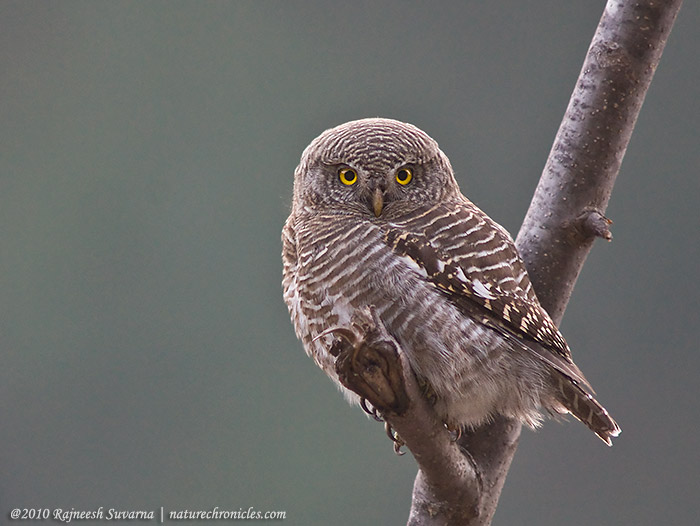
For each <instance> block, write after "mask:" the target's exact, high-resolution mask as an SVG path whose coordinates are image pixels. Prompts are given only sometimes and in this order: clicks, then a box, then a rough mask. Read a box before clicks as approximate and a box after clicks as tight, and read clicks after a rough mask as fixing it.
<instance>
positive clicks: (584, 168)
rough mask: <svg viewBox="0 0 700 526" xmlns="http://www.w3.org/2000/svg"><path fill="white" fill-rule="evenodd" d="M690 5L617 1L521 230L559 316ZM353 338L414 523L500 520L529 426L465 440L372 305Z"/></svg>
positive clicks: (544, 296)
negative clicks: (391, 436)
mask: <svg viewBox="0 0 700 526" xmlns="http://www.w3.org/2000/svg"><path fill="white" fill-rule="evenodd" d="M681 3H682V0H664V1H659V0H639V1H629V0H609V1H608V3H607V5H606V7H605V11H604V13H603V16H602V18H601V20H600V23H599V25H598V28H597V30H596V33H595V35H594V37H593V41H592V42H591V45H590V48H589V49H588V54H587V56H586V59H585V61H584V64H583V67H582V69H581V73H580V75H579V78H578V80H577V82H576V87H575V89H574V92H573V94H572V96H571V99H570V102H569V106H568V108H567V110H566V114H565V116H564V119H563V121H562V123H561V126H560V128H559V131H558V133H557V136H556V138H555V141H554V144H553V146H552V150H551V152H550V154H549V158H548V160H547V163H546V165H545V168H544V171H543V174H542V177H541V179H540V181H539V184H538V186H537V189H536V191H535V194H534V197H533V199H532V202H531V204H530V208H529V210H528V212H527V215H526V217H525V220H524V222H523V225H522V227H521V229H520V233H519V235H518V238H517V240H516V244H517V246H518V250H519V251H520V254H521V255H522V257H523V260H524V261H525V264H526V267H527V270H528V272H529V274H530V278H531V280H532V283H533V285H534V287H535V290H536V291H537V295H538V298H539V300H540V302H541V303H542V305H543V307H544V308H545V309H546V310H547V311H548V312H549V313H550V315H551V316H552V318H553V319H554V321H556V322H557V323H559V322H560V321H561V318H562V316H563V314H564V310H565V308H566V305H567V303H568V301H569V298H570V296H571V293H572V290H573V287H574V284H575V282H576V279H577V278H578V275H579V273H580V271H581V268H582V266H583V263H584V261H585V259H586V257H587V255H588V253H589V252H590V249H591V247H592V245H593V241H594V240H595V238H596V237H602V238H604V239H608V240H610V239H611V237H612V236H611V235H610V231H609V229H608V226H609V224H610V221H609V220H608V219H607V218H605V215H604V214H605V209H606V207H607V204H608V200H609V199H610V194H611V192H612V188H613V185H614V182H615V178H616V176H617V173H618V171H619V169H620V164H621V162H622V158H623V157H624V154H625V150H626V149H627V145H628V144H629V140H630V137H631V135H632V131H633V129H634V125H635V123H636V121H637V116H638V115H639V111H640V109H641V106H642V103H643V102H644V97H645V95H646V92H647V89H648V88H649V85H650V83H651V80H652V77H653V75H654V72H655V71H656V67H657V65H658V63H659V60H660V58H661V54H662V52H663V48H664V45H665V43H666V40H667V38H668V35H669V33H670V31H671V28H672V26H673V23H674V21H675V18H676V15H677V14H678V11H679V9H680V6H681ZM345 340H346V341H347V342H348V343H350V344H351V345H343V344H340V343H339V345H338V348H337V349H336V351H337V353H338V356H339V359H338V361H337V362H336V366H337V367H338V373H339V376H340V377H341V380H342V381H343V383H345V384H346V386H347V387H349V388H350V389H352V390H354V391H355V392H358V394H360V395H361V396H363V397H365V398H366V399H368V400H369V401H370V402H371V403H372V404H373V405H374V406H375V407H376V408H378V409H379V410H380V411H381V413H382V415H383V416H384V418H385V419H386V421H387V422H388V423H389V424H390V425H391V426H392V427H393V429H394V430H396V431H397V432H398V434H399V436H400V437H401V439H402V440H403V441H405V444H406V446H407V447H408V448H409V449H410V450H411V452H412V453H413V455H414V457H415V458H416V461H417V462H418V466H419V468H420V469H419V471H418V474H417V476H416V480H415V483H414V488H413V502H412V507H411V512H410V515H409V519H408V524H409V525H410V526H428V525H430V526H432V525H453V524H454V525H456V524H460V525H473V526H477V525H478V526H483V525H488V524H490V523H491V519H492V518H493V515H494V513H495V511H496V506H497V504H498V499H499V497H500V494H501V490H502V488H503V484H504V482H505V478H506V475H507V473H508V469H509V467H510V463H511V461H512V459H513V456H514V454H515V451H516V449H517V444H518V438H519V436H520V429H521V428H520V424H519V423H517V422H514V421H511V420H509V419H506V418H497V419H496V420H495V421H494V422H492V423H491V424H489V425H486V426H483V427H482V428H479V429H477V430H475V431H473V432H469V433H466V434H465V435H464V436H462V437H461V438H460V440H459V441H458V442H454V441H453V440H451V437H450V434H449V433H448V431H447V430H446V429H445V428H444V426H442V424H441V423H440V422H439V421H438V420H437V418H436V417H435V415H434V414H433V412H432V410H431V408H430V406H429V404H427V403H426V402H425V400H424V397H423V396H422V393H421V391H420V387H419V386H418V385H417V382H416V380H415V378H414V376H413V374H412V372H411V370H410V367H409V366H408V364H407V363H406V361H405V359H404V358H403V354H402V352H401V351H400V348H399V346H398V344H397V343H396V342H395V341H393V340H392V339H391V337H390V336H389V335H388V334H387V333H386V331H385V330H383V327H382V326H381V323H380V322H379V321H378V320H377V319H376V318H375V317H374V316H373V315H372V313H371V312H370V313H366V314H364V315H362V316H361V317H360V319H357V320H355V321H354V323H353V328H352V330H351V331H347V334H346V335H345ZM397 379H398V383H397ZM399 401H401V403H399Z"/></svg>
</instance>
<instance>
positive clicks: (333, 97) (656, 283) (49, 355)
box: [0, 0, 700, 525]
mask: <svg viewBox="0 0 700 526" xmlns="http://www.w3.org/2000/svg"><path fill="white" fill-rule="evenodd" d="M603 4H604V3H603V2H602V1H597V2H593V1H583V0H578V1H559V0H557V1H539V2H512V1H511V2H475V1H464V2H451V3H440V2H434V3H428V2H387V3H385V2H343V3H341V2H333V3H332V2H262V1H260V2H252V1H251V2H178V1H171V2H162V1H150V2H136V1H133V2H125V1H113V2H94V1H91V2H76V1H65V2H34V1H7V0H4V1H2V2H0V122H1V123H2V125H1V129H0V297H1V307H0V308H1V309H2V310H1V312H0V347H1V365H0V418H1V424H0V515H1V516H2V517H5V519H1V520H2V522H4V521H6V520H7V514H8V513H9V511H10V510H11V509H12V508H15V507H20V508H23V507H34V508H37V507H46V508H57V507H61V508H67V509H70V508H71V507H74V508H76V509H94V508H97V507H98V506H105V507H106V508H110V507H113V508H117V509H146V510H149V509H152V510H157V509H158V508H159V507H160V506H164V507H165V509H166V511H167V510H178V509H184V508H188V509H211V508H213V507H214V506H219V507H220V508H227V509H233V510H238V509H239V508H244V509H247V508H248V507H249V506H252V507H255V508H257V509H261V510H265V509H272V510H285V511H286V512H287V520H286V522H285V524H302V525H303V524H339V525H355V524H400V523H402V522H404V521H405V519H406V516H407V512H408V507H409V501H410V491H411V486H412V482H413V476H414V473H415V464H414V461H413V459H412V458H411V457H410V455H406V456H404V457H397V456H395V455H394V454H393V452H392V448H391V444H390V443H389V441H388V440H387V438H386V436H385V435H384V432H383V429H382V427H381V425H380V424H377V423H375V422H372V421H370V420H368V419H367V418H365V416H364V415H363V413H362V412H361V411H360V410H359V409H357V408H350V407H349V406H347V405H346V404H345V402H344V401H343V399H342V397H341V396H340V395H339V394H338V393H337V392H336V390H335V388H334V387H333V386H332V385H331V383H330V382H329V381H328V380H327V379H326V378H325V377H324V375H323V373H322V372H321V371H319V370H317V369H316V368H315V366H314V364H313V363H312V361H311V360H309V359H308V358H307V357H306V356H305V355H304V353H303V351H302V348H301V345H300V344H299V343H298V342H297V341H296V339H295V337H294V334H293V331H292V328H291V324H290V322H289V319H288V315H287V311H286V308H285V306H284V304H283V303H282V299H281V287H280V273H281V264H280V259H279V253H280V242H279V233H280V229H281V227H282V224H283V222H284V219H285V217H286V215H287V212H288V207H289V204H290V196H291V188H292V171H293V169H294V167H295V166H296V163H297V162H298V159H299V155H300V153H301V151H302V149H303V148H304V147H305V146H306V145H307V144H308V142H309V141H310V140H311V139H312V138H314V137H315V136H316V135H317V134H319V133H320V132H321V131H323V130H324V129H325V128H328V127H331V126H333V125H336V124H339V123H341V122H343V121H346V120H351V119H355V118H360V117H367V116H386V117H393V118H398V119H401V120H405V121H409V122H412V123H414V124H416V125H418V126H420V127H421V128H423V129H425V130H426V131H427V132H428V133H429V134H431V135H432V136H433V137H434V138H435V139H436V140H438V142H439V143H440V145H441V147H442V149H443V150H444V151H445V152H446V153H447V154H448V155H449V156H450V158H451V160H452V164H453V166H454V167H455V169H456V172H457V177H458V179H459V182H460V184H461V187H462V189H463V191H464V192H465V193H466V194H467V195H468V196H470V197H471V198H472V200H474V201H475V202H476V203H477V204H478V205H479V206H481V207H482V208H483V209H484V210H485V211H487V213H489V214H490V215H491V216H492V217H494V218H495V219H496V220H498V221H499V222H501V223H502V224H503V225H504V226H505V227H506V228H508V229H509V230H510V231H511V232H512V233H516V232H517V229H518V227H519V225H520V222H521V220H522V217H523V216H524V213H525V211H526V209H527V206H528V204H529V199H530V196H531V194H532V191H533V190H534V187H535V185H536V182H537V179H538V177H539V173H540V171H541V169H542V166H543V164H544V161H545V159H546V156H547V154H548V152H549V148H550V145H551V142H552V139H553V137H554V134H555V133H556V130H557V127H558V125H559V122H560V119H561V116H562V115H563V112H564V109H565V107H566V104H567V101H568V98H569V95H570V92H571V89H572V87H573V84H574V81H575V79H576V76H577V75H578V72H579V68H580V65H581V62H582V60H583V58H584V55H585V52H586V49H587V46H588V44H589V42H590V38H591V36H592V35H593V31H594V29H595V26H596V24H597V21H598V19H599V17H600V14H601V12H602V8H603ZM699 24H700V7H698V4H697V3H696V2H690V1H689V2H686V5H685V6H684V8H683V9H682V10H681V13H680V17H679V19H678V22H677V24H676V27H675V29H674V31H673V34H672V35H671V38H670V41H669V43H668V46H667V48H666V52H665V54H664V56H663V59H662V61H661V65H660V67H659V69H658V71H657V75H656V78H655V80H654V82H653V84H652V86H651V90H650V92H649V95H648V97H647V100H646V103H645V106H644V108H643V110H642V113H641V116H640V118H639V121H638V124H637V129H636V132H635V134H634V136H633V138H632V142H631V145H630V148H629V150H628V151H627V156H626V158H625V161H624V163H623V166H622V172H621V174H620V177H619V179H618V184H617V186H616V188H615V192H614V193H613V198H612V201H611V203H610V207H609V209H608V215H609V216H610V217H611V218H612V219H613V220H614V221H615V224H614V225H613V233H614V236H615V239H614V241H613V243H611V244H607V243H604V242H600V241H599V242H597V244H596V246H595V248H594V250H593V252H592V254H591V257H590V258H589V260H588V262H587V264H586V267H585V268H584V271H583V274H582V276H581V279H580V280H579V282H578V285H577V288H576V291H575V293H574V296H573V299H572V301H571V303H570V306H569V309H568V311H567V314H566V317H565V319H564V323H563V330H564V333H565V334H566V336H567V338H568V340H569V342H570V343H571V346H572V347H573V349H574V356H575V358H576V360H577V362H578V363H579V365H580V366H581V368H582V369H583V370H584V371H585V372H586V375H587V376H588V378H589V379H590V380H591V381H592V383H593V384H594V385H595V386H596V388H597V390H598V394H599V397H600V400H601V401H603V402H604V403H605V405H606V406H607V407H608V408H609V409H610V411H611V412H612V413H613V414H614V415H615V416H616V418H617V419H618V421H619V422H620V424H621V426H622V428H623V430H624V432H623V434H622V435H621V437H620V438H619V439H618V440H617V441H616V444H615V446H614V447H613V448H612V449H608V448H606V447H605V446H604V445H603V444H602V443H601V442H600V441H599V440H597V439H596V438H595V437H594V436H593V435H592V434H591V433H590V432H588V431H587V430H586V429H585V427H583V426H582V425H580V424H578V423H576V422H569V423H565V424H558V423H554V422H549V423H547V424H546V425H545V427H544V428H543V429H542V430H540V431H539V432H537V433H533V432H530V431H525V432H524V433H523V437H522V442H521V446H520V450H519V452H518V454H517V456H516V458H515V461H514V464H513V468H512V470H511V474H510V476H509V478H508V480H507V483H506V487H505V490H504V493H503V498H502V500H501V505H500V508H499V510H498V512H497V514H496V518H495V524H504V525H505V524H542V525H544V524H552V525H554V524H569V525H590V524H607V525H617V524H635V525H652V524H654V525H656V524H691V523H695V521H696V520H697V502H698V496H697V493H698V490H699V489H700V467H699V464H700V460H699V457H698V446H700V440H699V439H698V431H699V428H698V416H699V413H700V411H699V410H698V408H699V405H700V404H699V403H698V397H699V396H700V389H699V388H698V380H697V379H698V368H699V367H700V359H699V357H698V340H699V339H700V316H699V314H698V313H699V311H700V305H699V300H698V297H699V295H700V288H699V287H698V270H699V267H700V265H699V263H698V261H699V257H700V249H699V244H700V243H699V238H700V236H699V235H698V229H699V227H700V211H699V208H700V207H699V205H698V202H699V201H700V177H699V176H700V144H699V140H698V137H699V136H698V132H697V126H698V118H699V117H700V111H699V110H698V84H699V81H700V76H699V69H700V68H699V67H698V66H699V64H698V56H700V38H698V27H699Z"/></svg>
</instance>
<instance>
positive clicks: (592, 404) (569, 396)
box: [556, 373, 621, 446]
mask: <svg viewBox="0 0 700 526" xmlns="http://www.w3.org/2000/svg"><path fill="white" fill-rule="evenodd" d="M556 376H557V377H558V380H559V395H560V396H559V402H560V403H561V404H562V405H564V407H565V408H566V409H567V411H569V412H570V413H571V414H572V415H574V417H576V418H577V419H578V420H580V421H581V422H583V423H584V424H586V425H587V426H588V427H589V428H590V430H591V431H593V432H594V433H595V434H596V435H598V436H599V437H600V439H601V440H602V441H603V442H605V443H606V444H607V445H609V446H612V438H613V437H616V436H618V435H619V434H620V431H621V429H620V426H618V425H617V422H615V420H613V418H612V417H611V416H610V415H609V414H608V412H607V411H606V410H605V408H604V407H603V406H602V405H600V404H599V403H598V401H597V400H596V399H595V398H593V396H592V395H590V394H589V393H587V392H586V391H585V390H584V389H583V388H582V387H581V386H579V385H578V384H577V383H576V382H575V381H573V380H571V379H569V378H567V377H566V376H564V375H563V374H560V373H559V374H556Z"/></svg>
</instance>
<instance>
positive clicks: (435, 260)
mask: <svg viewBox="0 0 700 526" xmlns="http://www.w3.org/2000/svg"><path fill="white" fill-rule="evenodd" d="M384 242H385V243H386V244H387V245H388V246H389V247H390V248H391V249H392V250H393V251H394V252H395V253H396V254H397V255H399V256H400V257H404V258H409V259H410V260H411V262H412V263H413V264H414V265H417V266H418V267H420V269H422V272H421V273H424V277H425V279H426V281H427V282H428V283H430V284H431V285H433V286H434V287H436V288H437V289H438V290H440V291H441V292H442V293H443V294H444V295H445V296H446V297H447V298H448V299H449V300H450V301H451V302H452V303H453V304H454V305H455V306H456V307H457V308H458V309H460V310H461V311H462V312H464V313H465V314H466V315H468V316H470V317H472V318H473V319H474V320H475V321H479V322H480V323H482V324H483V325H485V326H487V327H490V328H491V329H494V330H496V331H497V332H499V333H500V334H501V335H502V336H504V337H505V338H506V339H507V340H509V341H510V342H511V343H512V344H514V345H516V346H518V347H520V348H524V349H526V350H527V351H529V352H532V353H533V354H534V355H536V356H537V357H539V358H540V359H542V360H543V361H544V362H546V363H548V364H549V365H550V366H552V367H554V368H555V369H556V370H558V371H560V372H562V373H564V374H565V375H566V376H568V377H569V378H571V379H572V380H574V381H575V382H577V383H579V384H581V385H584V386H586V387H588V388H589V389H591V390H592V388H591V387H590V384H589V383H588V381H587V380H586V379H585V378H584V376H583V373H582V372H581V371H580V369H579V368H578V367H577V366H576V365H575V364H574V363H573V361H572V359H571V350H570V349H569V346H568V345H567V343H566V340H564V337H563V336H562V335H561V333H560V332H559V330H558V329H557V327H556V325H555V324H554V322H553V321H552V319H551V318H550V317H549V315H548V314H547V312H546V311H545V310H544V309H543V308H542V306H541V305H540V304H539V302H538V301H537V297H536V296H535V294H534V291H533V290H532V286H531V284H530V281H529V278H528V276H527V271H526V270H525V266H524V264H523V262H522V260H521V259H520V256H519V254H518V252H517V249H516V248H515V244H514V243H513V241H512V239H511V238H510V235H509V234H508V233H507V232H506V231H505V230H504V229H503V228H502V227H500V225H498V224H496V223H494V222H493V221H491V220H490V219H489V218H488V217H487V216H486V215H485V214H484V213H483V212H481V210H479V209H478V208H477V207H476V206H474V205H473V204H471V203H470V202H468V201H467V202H466V203H456V204H455V203H450V206H445V205H437V206H432V207H424V208H422V209H419V210H414V211H413V212H412V213H411V214H410V215H408V216H404V217H401V218H397V219H396V220H394V221H391V222H390V223H388V224H387V226H386V227H385V231H384Z"/></svg>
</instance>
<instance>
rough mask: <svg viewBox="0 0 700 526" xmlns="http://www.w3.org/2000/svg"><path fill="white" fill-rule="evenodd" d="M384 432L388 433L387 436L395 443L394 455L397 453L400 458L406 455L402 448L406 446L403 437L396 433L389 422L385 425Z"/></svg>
mask: <svg viewBox="0 0 700 526" xmlns="http://www.w3.org/2000/svg"><path fill="white" fill-rule="evenodd" d="M384 430H385V431H386V436H388V437H389V438H390V439H391V441H392V442H393V443H394V453H396V454H397V455H399V456H402V455H405V454H406V452H405V451H401V448H402V447H403V446H405V445H406V442H404V441H403V440H401V437H400V436H399V435H398V433H397V432H396V431H394V428H393V427H391V424H389V422H385V423H384Z"/></svg>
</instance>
